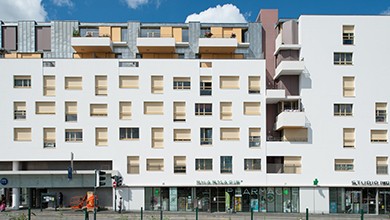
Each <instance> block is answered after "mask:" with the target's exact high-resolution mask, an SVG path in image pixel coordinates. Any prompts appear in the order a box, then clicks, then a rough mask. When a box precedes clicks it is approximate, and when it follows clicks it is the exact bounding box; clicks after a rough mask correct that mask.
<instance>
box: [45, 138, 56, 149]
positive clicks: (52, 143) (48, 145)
mask: <svg viewBox="0 0 390 220" xmlns="http://www.w3.org/2000/svg"><path fill="white" fill-rule="evenodd" d="M55 147H56V141H55V140H44V141H43V148H55Z"/></svg>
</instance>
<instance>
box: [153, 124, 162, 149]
mask: <svg viewBox="0 0 390 220" xmlns="http://www.w3.org/2000/svg"><path fill="white" fill-rule="evenodd" d="M152 148H164V128H152Z"/></svg>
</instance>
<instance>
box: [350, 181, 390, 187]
mask: <svg viewBox="0 0 390 220" xmlns="http://www.w3.org/2000/svg"><path fill="white" fill-rule="evenodd" d="M352 185H353V186H390V181H378V180H374V181H371V180H365V181H362V180H352Z"/></svg>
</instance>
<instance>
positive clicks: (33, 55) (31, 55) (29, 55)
mask: <svg viewBox="0 0 390 220" xmlns="http://www.w3.org/2000/svg"><path fill="white" fill-rule="evenodd" d="M17 56H18V58H22V59H39V58H42V54H41V53H19V54H18V55H17Z"/></svg>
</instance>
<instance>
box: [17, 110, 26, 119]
mask: <svg viewBox="0 0 390 220" xmlns="http://www.w3.org/2000/svg"><path fill="white" fill-rule="evenodd" d="M14 119H15V120H21V119H26V111H25V110H16V111H14Z"/></svg>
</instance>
